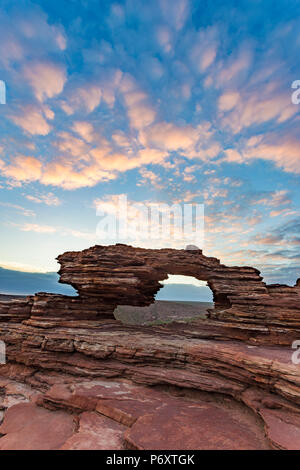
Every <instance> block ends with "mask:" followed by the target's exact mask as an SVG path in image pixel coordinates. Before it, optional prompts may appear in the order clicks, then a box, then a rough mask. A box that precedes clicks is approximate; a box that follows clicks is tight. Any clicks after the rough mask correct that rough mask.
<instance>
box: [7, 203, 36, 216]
mask: <svg viewBox="0 0 300 470" xmlns="http://www.w3.org/2000/svg"><path fill="white" fill-rule="evenodd" d="M0 206H2V207H8V208H9V209H15V210H16V211H18V212H20V213H21V214H22V215H24V216H25V217H34V216H35V215H36V214H35V212H34V211H32V210H30V209H25V207H23V206H19V205H18V204H13V203H11V202H0Z"/></svg>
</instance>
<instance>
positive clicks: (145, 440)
mask: <svg viewBox="0 0 300 470" xmlns="http://www.w3.org/2000/svg"><path fill="white" fill-rule="evenodd" d="M58 260H59V262H60V264H61V270H60V275H61V279H60V282H64V283H69V284H71V285H72V286H73V287H75V289H77V291H78V294H79V295H78V296H77V297H67V296H60V295H56V294H45V293H39V294H36V295H35V296H34V297H29V298H27V299H26V300H24V299H23V300H22V301H20V300H19V301H18V302H17V303H16V302H15V300H12V301H11V303H7V302H8V301H7V300H4V301H0V340H2V341H5V343H6V354H7V364H5V365H0V408H1V407H2V408H3V409H4V411H5V410H6V409H7V408H8V407H9V409H8V411H6V412H5V418H4V422H3V423H2V425H1V427H0V429H2V430H3V429H4V430H5V429H9V430H10V431H9V432H7V431H6V435H5V436H4V437H2V438H1V439H0V448H3V449H4V448H7V449H8V448H12V449H15V448H58V447H62V446H64V445H65V447H66V448H83V447H84V446H86V447H87V448H94V447H95V448H102V447H103V446H106V445H109V444H108V441H109V438H108V436H112V437H111V439H112V442H113V444H112V446H113V448H121V447H120V446H121V444H120V442H121V441H120V439H121V438H120V435H121V434H120V433H121V429H120V428H117V429H115V428H114V426H113V425H112V421H111V420H110V419H108V418H111V419H112V420H114V421H113V423H114V425H118V426H119V425H120V426H121V424H120V423H123V424H125V425H127V426H132V428H131V429H130V430H127V431H126V436H127V445H128V446H132V447H134V448H149V446H150V448H151V447H152V446H157V448H167V447H165V446H170V447H168V448H172V446H183V447H181V448H183V449H184V448H193V447H196V448H200V449H201V448H257V449H260V448H262V447H264V446H265V445H266V442H267V441H266V440H268V442H269V443H271V445H272V446H273V447H276V448H297V445H298V444H297V440H298V434H299V429H300V423H299V420H298V416H299V414H300V368H299V366H298V365H296V364H293V363H292V360H291V356H292V352H293V350H292V349H291V343H292V341H293V340H298V339H299V338H300V280H298V281H297V283H296V285H295V286H294V287H289V286H283V285H270V286H268V285H266V284H265V283H264V282H263V279H262V277H261V276H260V273H259V271H258V270H256V269H255V268H251V267H228V266H224V265H222V264H220V262H219V260H217V259H216V258H209V257H206V256H204V255H203V253H202V251H201V250H172V249H162V250H148V249H142V248H133V247H130V246H126V245H114V246H95V247H92V248H89V249H88V250H83V251H82V252H68V253H65V254H64V255H62V256H60V257H59V258H58ZM168 274H182V275H190V276H194V277H196V278H197V279H200V280H204V281H207V283H208V285H209V287H210V288H211V289H212V291H213V294H214V302H215V308H214V309H211V310H210V311H209V318H208V319H205V320H198V321H194V322H192V323H189V324H184V323H172V324H168V325H162V326H156V327H144V326H128V325H122V324H121V323H120V322H118V321H116V320H114V317H113V311H114V309H115V307H116V306H117V305H136V306H146V305H149V304H150V303H151V302H153V300H154V295H155V294H156V292H157V291H158V290H159V289H160V287H161V284H160V281H162V280H164V279H166V278H167V275H168ZM124 379H126V383H125V382H124ZM12 381H15V382H16V381H17V382H18V383H13V382H12ZM21 382H22V383H23V384H26V385H25V386H24V385H22V384H21ZM129 382H130V383H129ZM137 384H139V385H137ZM148 386H163V387H177V388H178V390H180V393H183V395H184V394H185V392H184V390H190V391H191V393H194V391H197V393H198V392H201V393H204V394H208V396H209V397H210V400H211V401H212V404H208V403H206V402H205V403H202V402H201V403H200V401H201V400H200V401H199V403H198V404H195V403H192V402H191V401H190V404H189V405H187V404H186V400H185V399H184V398H181V399H180V398H178V399H176V400H175V399H174V397H172V398H171V397H170V396H168V397H167V396H166V395H165V394H163V393H162V392H158V391H157V390H154V389H153V388H151V389H150V388H149V387H148ZM36 392H38V393H39V396H37V395H36ZM215 396H218V397H222V400H223V401H224V403H225V401H226V400H227V399H228V398H226V397H231V398H230V399H234V400H236V401H234V403H235V405H232V406H234V407H235V406H240V407H241V413H239V412H238V411H235V412H234V413H233V412H229V411H228V409H227V408H226V406H225V405H224V406H223V405H222V406H221V405H220V403H218V402H217V401H216V399H215V398H214V397H215ZM20 401H29V402H30V403H27V404H18V405H15V406H12V405H13V404H14V403H19V402H20ZM36 401H37V402H38V404H39V405H41V406H42V407H46V408H48V409H43V408H42V407H39V408H38V407H37V406H35V405H34V403H35V402H36ZM237 402H239V405H237ZM224 403H223V404H224ZM26 407H27V408H26ZM57 409H60V410H67V411H71V412H72V413H73V414H75V421H76V419H78V415H81V413H82V411H87V412H88V413H87V414H85V413H83V415H82V416H81V424H80V426H81V427H80V432H79V433H77V434H74V435H73V431H74V429H75V428H74V426H75V425H74V423H73V419H72V417H71V416H70V415H69V414H67V413H65V412H63V411H55V412H54V411H53V410H57ZM28 410H30V412H29V411H28ZM49 410H52V411H49ZM95 410H97V411H98V412H99V413H101V414H102V417H101V419H100V421H99V416H98V415H97V414H95ZM245 410H249V413H251V416H252V418H251V419H254V420H255V422H252V421H251V419H250V415H249V416H248V418H247V419H246V418H245V416H244V414H245ZM45 413H46V414H45ZM29 414H30V416H31V415H32V419H30V420H29V419H28V416H29ZM104 415H105V417H104ZM18 416H19V417H20V419H19V417H18ZM255 416H256V418H255ZM258 417H259V418H258ZM196 418H198V419H196ZM244 418H245V419H244ZM79 419H80V417H79ZM107 419H108V421H107ZM258 419H259V420H258ZM88 420H90V421H88ZM249 420H250V421H251V422H252V424H251V426H250V427H249V426H248V424H249V423H250V421H249ZM87 422H89V423H90V424H89V425H87V424H86V423H87ZM262 422H263V423H264V424H265V428H264V432H262V426H261V424H262ZM45 423H47V425H46V424H45ZM48 423H49V426H48ZM200 425H201V426H202V431H201V426H200ZM20 426H21V427H20ZM147 426H148V427H149V429H152V431H151V434H150V435H149V432H148V433H147V431H146V430H147ZM55 427H57V429H58V433H54V432H53V429H54V428H55ZM101 427H102V429H103V430H104V431H105V432H103V434H101V433H100V435H99V436H98V434H97V431H96V430H97V429H100V428H101ZM281 427H282V429H284V430H285V436H280V431H278V429H280V428H281ZM203 429H204V432H203ZM188 431H189V432H188ZM2 432H3V431H2ZM122 432H123V428H122ZM155 433H157V435H156V434H155ZM180 433H181V434H182V436H183V439H182V440H180V435H181V434H180ZM87 436H89V437H87ZM86 439H90V442H89V443H88V444H84V442H85V440H86ZM163 439H165V440H163ZM67 440H68V443H67V444H64V443H65V441H67ZM47 446H48V447H47ZM49 446H50V447H49ZM72 446H73V447H72ZM101 446H102V447H101ZM159 446H162V447H159ZM232 446H233V447H232ZM152 448H155V447H152Z"/></svg>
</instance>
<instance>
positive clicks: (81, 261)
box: [0, 244, 300, 344]
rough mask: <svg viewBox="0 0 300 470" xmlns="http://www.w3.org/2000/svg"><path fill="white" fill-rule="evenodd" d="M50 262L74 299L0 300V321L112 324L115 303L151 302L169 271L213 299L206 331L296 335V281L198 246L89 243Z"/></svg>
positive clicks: (299, 312)
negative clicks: (284, 281) (202, 284)
mask: <svg viewBox="0 0 300 470" xmlns="http://www.w3.org/2000/svg"><path fill="white" fill-rule="evenodd" d="M57 260H58V262H59V263H60V266H61V268H60V271H59V275H60V281H59V282H61V283H66V284H70V285H71V286H73V287H74V288H75V289H76V290H77V292H78V296H76V297H68V296H64V295H57V294H45V293H38V294H36V295H35V296H31V297H28V299H27V301H26V302H25V304H24V301H23V303H22V305H21V303H20V302H19V303H18V302H17V301H16V302H12V303H10V304H9V306H7V305H6V304H7V302H6V304H5V305H4V304H3V305H2V304H1V302H0V321H12V322H16V321H20V320H23V322H25V323H27V324H29V325H37V326H43V327H51V326H57V325H62V326H64V325H65V326H79V327H82V326H83V325H84V324H86V323H85V322H88V326H89V327H90V326H93V325H95V326H99V322H100V324H101V322H103V321H104V320H106V319H109V320H110V321H115V320H114V316H113V313H114V310H115V308H116V307H117V306H118V305H132V306H140V307H143V306H147V305H150V304H151V303H152V302H154V299H155V294H156V293H157V292H158V290H159V289H160V288H161V287H163V285H162V284H161V282H160V281H163V280H164V279H166V278H167V277H168V274H174V275H186V276H193V277H195V278H196V279H199V280H202V281H206V282H207V284H208V286H209V287H210V289H211V290H212V292H213V300H214V308H213V309H211V310H209V318H208V320H205V322H206V321H207V322H208V323H209V324H207V325H206V326H207V327H208V328H210V329H211V328H215V327H217V328H218V330H219V331H221V330H220V328H221V329H222V331H223V332H224V334H225V336H226V335H227V336H228V334H230V335H231V337H236V338H238V339H244V340H247V341H248V340H249V341H251V342H256V341H260V342H267V343H271V344H291V342H292V341H293V340H295V339H299V337H300V281H299V280H298V281H297V283H296V285H295V286H294V287H290V286H285V285H279V284H276V285H267V284H265V282H264V281H263V278H262V276H261V275H260V272H259V271H258V270H257V269H255V268H252V267H246V266H242V267H239V266H225V265H223V264H221V263H220V261H219V260H218V259H217V258H212V257H207V256H205V255H203V253H202V250H199V249H192V250H189V249H188V250H176V249H171V248H163V249H146V248H135V247H132V246H128V245H123V244H116V245H110V246H101V245H96V246H93V247H91V248H88V249H86V250H83V251H78V252H66V253H64V254H62V255H60V256H59V257H58V258H57ZM23 304H24V305H23ZM91 322H93V323H91ZM201 327H202V328H204V324H203V323H202V325H201ZM220 334H221V333H220ZM222 334H223V333H222Z"/></svg>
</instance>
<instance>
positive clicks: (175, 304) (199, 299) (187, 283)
mask: <svg viewBox="0 0 300 470" xmlns="http://www.w3.org/2000/svg"><path fill="white" fill-rule="evenodd" d="M160 284H161V285H162V287H161V288H160V289H159V291H158V292H157V293H156V295H155V299H154V302H153V303H151V304H150V305H149V306H146V307H139V306H130V305H119V306H118V307H117V308H116V309H115V311H114V316H115V318H116V319H117V320H119V321H121V322H122V323H124V324H133V325H159V324H164V323H172V322H175V321H176V322H178V321H180V322H186V323H188V322H190V321H193V320H199V319H205V318H207V316H208V310H209V309H213V308H214V299H213V292H212V290H211V289H210V287H209V286H208V285H207V283H206V282H205V281H200V280H198V279H196V278H195V277H193V276H182V275H168V277H167V279H165V280H164V281H161V282H160Z"/></svg>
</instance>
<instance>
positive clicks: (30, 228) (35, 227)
mask: <svg viewBox="0 0 300 470" xmlns="http://www.w3.org/2000/svg"><path fill="white" fill-rule="evenodd" d="M20 230H22V232H36V233H54V232H56V228H55V227H51V226H50V225H39V224H24V225H22V226H21V227H20Z"/></svg>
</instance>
